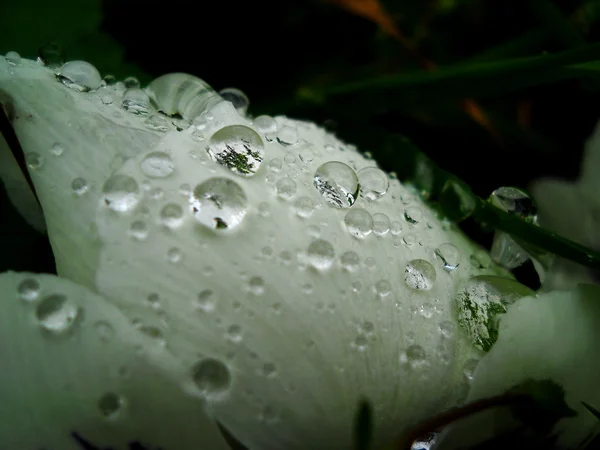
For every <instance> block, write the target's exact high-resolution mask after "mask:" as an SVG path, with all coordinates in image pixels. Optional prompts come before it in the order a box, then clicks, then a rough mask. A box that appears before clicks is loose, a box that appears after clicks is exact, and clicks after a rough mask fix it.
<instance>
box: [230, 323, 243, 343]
mask: <svg viewBox="0 0 600 450" xmlns="http://www.w3.org/2000/svg"><path fill="white" fill-rule="evenodd" d="M227 339H228V340H229V341H231V342H233V343H235V344H237V343H239V342H242V340H243V335H242V327H240V326H239V325H236V324H234V325H231V326H230V327H229V328H227Z"/></svg>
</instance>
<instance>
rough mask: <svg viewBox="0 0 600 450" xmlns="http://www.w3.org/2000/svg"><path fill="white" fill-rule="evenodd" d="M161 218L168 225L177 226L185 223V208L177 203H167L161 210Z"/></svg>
mask: <svg viewBox="0 0 600 450" xmlns="http://www.w3.org/2000/svg"><path fill="white" fill-rule="evenodd" d="M160 220H161V222H162V223H163V225H165V226H166V227H169V228H177V227H179V226H181V224H182V223H183V208H182V207H181V205H179V204H177V203H167V204H166V205H165V206H163V208H162V209H161V210H160Z"/></svg>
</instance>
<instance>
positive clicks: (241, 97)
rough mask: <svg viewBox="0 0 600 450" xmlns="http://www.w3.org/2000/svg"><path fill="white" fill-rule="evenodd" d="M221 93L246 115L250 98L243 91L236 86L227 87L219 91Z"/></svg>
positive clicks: (238, 110) (239, 111)
mask: <svg viewBox="0 0 600 450" xmlns="http://www.w3.org/2000/svg"><path fill="white" fill-rule="evenodd" d="M219 95H220V96H221V97H223V99H224V100H226V101H228V102H231V104H232V105H233V107H234V108H235V109H236V110H237V112H238V113H240V114H241V115H242V116H245V115H246V112H247V111H248V106H250V100H249V99H248V96H247V95H246V94H244V93H243V92H242V91H240V90H239V89H236V88H225V89H222V90H221V91H219Z"/></svg>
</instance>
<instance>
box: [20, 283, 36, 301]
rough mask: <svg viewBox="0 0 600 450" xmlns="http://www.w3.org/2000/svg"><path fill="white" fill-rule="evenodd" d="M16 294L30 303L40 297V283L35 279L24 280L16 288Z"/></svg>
mask: <svg viewBox="0 0 600 450" xmlns="http://www.w3.org/2000/svg"><path fill="white" fill-rule="evenodd" d="M17 293H18V294H19V297H20V298H21V299H22V300H25V301H26V302H32V301H34V300H36V299H37V298H38V296H39V295H40V283H39V281H38V280H36V279H35V278H25V279H24V280H23V281H21V282H20V283H19V285H18V286H17Z"/></svg>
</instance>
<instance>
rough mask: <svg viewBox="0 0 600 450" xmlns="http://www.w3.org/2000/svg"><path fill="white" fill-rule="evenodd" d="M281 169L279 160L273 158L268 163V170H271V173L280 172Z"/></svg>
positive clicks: (281, 165)
mask: <svg viewBox="0 0 600 450" xmlns="http://www.w3.org/2000/svg"><path fill="white" fill-rule="evenodd" d="M282 167H283V163H282V162H281V160H280V159H279V158H273V159H272V160H271V161H269V170H271V171H272V172H275V173H277V172H279V171H280V170H281V168H282Z"/></svg>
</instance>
